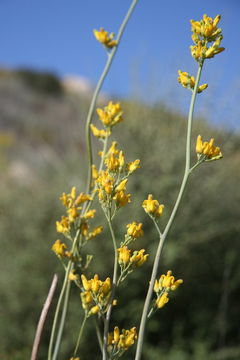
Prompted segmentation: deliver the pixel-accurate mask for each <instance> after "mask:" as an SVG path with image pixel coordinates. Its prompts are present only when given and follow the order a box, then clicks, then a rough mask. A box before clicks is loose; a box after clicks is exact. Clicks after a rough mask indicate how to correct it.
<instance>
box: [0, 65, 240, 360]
mask: <svg viewBox="0 0 240 360" xmlns="http://www.w3.org/2000/svg"><path fill="white" fill-rule="evenodd" d="M186 93H187V92H186ZM186 96H187V95H186ZM88 106H89V94H85V95H84V94H82V95H79V94H77V93H76V92H75V93H74V92H71V91H66V90H65V89H64V87H63V86H62V83H61V82H60V81H59V80H58V79H57V78H56V77H55V76H54V75H52V74H39V73H35V72H34V71H29V70H20V71H16V72H11V71H6V70H2V71H1V72H0V123H1V131H0V170H1V172H0V178H1V193H0V217H1V222H0V232H1V244H2V246H1V255H0V256H1V272H0V288H1V298H0V302H1V304H0V312H1V321H0V339H1V341H0V343H1V345H0V358H1V359H4V360H25V359H29V357H30V352H31V346H32V342H33V338H34V333H35V329H36V325H37V321H38V318H39V314H40V311H41V308H42V304H43V302H44V300H45V297H46V294H47V292H48V289H49V286H50V283H51V280H52V276H53V274H54V273H55V272H57V273H58V274H59V276H60V278H61V277H62V269H61V266H60V265H59V262H58V259H57V258H56V256H55V255H54V253H53V252H52V251H51V245H52V243H53V242H54V241H55V240H56V238H58V237H59V235H57V233H56V231H55V221H56V220H57V219H59V217H60V216H61V214H62V211H63V209H62V207H61V204H60V202H59V200H58V198H59V195H60V194H61V193H62V192H63V191H65V192H68V191H69V189H70V188H71V186H73V185H76V186H77V188H78V190H79V191H82V190H84V189H85V185H84V183H85V180H86V170H85V169H86V151H85V141H84V123H85V118H86V113H87V110H88ZM122 106H123V109H124V119H125V120H124V123H121V124H119V125H118V126H117V127H116V128H115V129H114V132H113V139H115V140H117V141H118V142H119V147H120V148H122V149H123V150H124V151H125V155H126V158H127V160H128V161H132V160H135V159H136V158H139V159H141V168H140V169H139V170H138V171H137V172H136V173H135V174H134V175H133V176H132V177H131V179H130V181H129V190H130V192H131V193H132V194H133V195H132V200H133V201H132V203H131V204H129V205H128V206H127V207H126V208H124V209H122V210H120V211H119V214H118V216H117V217H116V220H115V222H114V226H115V229H116V233H117V238H118V240H119V243H120V241H121V240H122V238H123V235H124V232H125V225H126V224H127V223H129V222H130V221H133V220H136V221H140V222H142V223H143V225H144V230H145V236H144V238H143V239H141V240H137V241H136V243H135V246H136V247H137V248H142V247H144V248H146V250H147V252H148V253H150V254H151V255H150V258H149V261H148V262H147V263H146V264H145V265H144V266H143V267H142V268H140V269H138V270H136V271H135V272H134V273H133V274H131V276H129V278H128V282H127V284H125V285H124V284H123V285H122V287H121V288H120V291H119V294H118V296H119V302H118V306H117V307H116V308H115V309H114V312H113V322H112V326H114V325H115V324H118V325H120V326H122V327H125V328H129V327H132V326H138V323H139V315H140V312H141V310H142V306H143V299H144V297H145V294H146V290H147V286H148V281H149V278H150V272H151V266H152V261H153V258H154V252H155V250H156V246H157V235H156V233H155V230H154V228H153V226H152V223H151V222H150V221H149V219H148V217H147V216H146V214H145V213H144V211H143V210H142V208H141V203H142V201H143V200H144V199H145V198H146V196H147V194H148V193H153V194H154V197H155V198H157V199H159V201H160V202H161V203H163V204H165V214H164V216H163V218H162V220H161V223H162V226H164V224H165V223H166V221H167V219H168V215H169V214H170V212H171V209H172V207H173V204H174V201H175V199H176V195H177V192H178V189H179V185H180V182H181V177H182V175H183V169H184V156H185V154H184V151H185V132H186V118H185V117H184V116H182V115H181V114H179V113H178V111H177V109H176V112H173V111H170V110H169V109H167V108H166V107H165V106H164V104H155V105H152V106H149V105H143V104H141V103H139V102H138V101H136V100H126V99H125V100H123V102H122ZM193 132H194V134H193V138H196V136H197V135H198V134H199V133H201V134H202V135H203V138H204V139H206V140H209V139H210V137H212V136H214V137H215V139H216V143H217V144H218V145H220V146H221V149H222V152H223V154H224V158H223V160H221V161H216V162H212V163H207V164H204V165H203V166H201V167H199V168H197V169H196V171H195V172H194V173H193V175H192V176H191V178H190V182H189V184H188V189H187V191H186V194H185V196H184V200H183V202H182V205H181V208H180V210H179V212H178V215H177V218H176V221H175V223H174V226H173V227H172V230H171V233H170V235H169V237H168V239H167V242H166V246H165V248H164V253H163V257H162V260H161V264H160V268H159V275H160V274H161V273H164V272H166V271H167V270H168V269H172V270H173V272H174V275H175V276H176V277H177V278H183V279H184V284H183V286H182V287H180V288H179V290H178V291H177V292H176V293H175V294H174V296H173V297H172V298H171V300H170V302H169V303H168V304H167V306H166V307H164V308H163V309H162V310H161V311H158V312H157V313H156V315H155V316H154V317H153V318H152V319H151V320H150V321H149V323H148V332H147V338H146V342H145V347H144V356H143V360H155V359H156V360H158V359H163V360H170V359H171V360H189V359H193V360H200V359H201V360H202V359H209V360H233V359H239V358H240V345H239V343H240V332H239V303H240V291H239V283H240V263H239V252H240V242H239V234H240V222H239V216H240V211H239V203H240V192H239V183H240V172H239V168H240V141H239V140H240V136H239V134H238V133H236V132H235V133H233V132H232V131H230V130H226V129H221V128H217V127H214V126H213V125H211V124H209V122H208V121H207V119H197V120H196V121H195V123H194V131H193ZM94 146H95V149H96V152H97V150H98V149H99V144H98V142H95V143H94ZM192 153H193V161H194V157H195V152H194V144H193V152H192ZM95 161H96V162H97V161H98V159H97V157H96V158H95ZM130 214H131V216H129V215H130ZM102 221H103V217H101V211H100V210H99V217H98V218H97V220H96V222H97V224H98V225H99V224H100V223H101V222H102ZM86 253H89V254H91V253H94V254H95V257H94V260H93V263H92V268H91V272H89V275H93V274H94V273H95V272H98V273H99V274H100V277H101V278H104V277H106V276H108V275H109V274H111V271H112V264H111V262H110V261H106V259H109V256H110V255H111V254H112V243H111V239H110V236H109V233H108V230H107V229H105V231H104V232H103V234H102V235H101V236H100V237H98V238H96V239H95V240H92V241H91V242H89V246H88V247H87V249H86ZM59 289H60V282H59V284H58V291H59ZM53 312H54V304H53V306H52V308H51V312H50V314H49V318H48V321H47V325H46V328H45V332H44V337H43V342H42V344H41V349H40V357H39V359H44V360H45V359H46V351H47V345H48V338H49V330H50V326H51V321H52V316H53ZM82 318H83V314H82V311H81V304H80V300H79V294H78V291H77V290H76V289H74V288H73V289H72V297H71V304H70V311H69V316H68V321H67V326H66V330H65V333H64V342H63V345H62V352H61V356H60V359H68V358H70V357H71V355H72V350H73V346H74V343H75V341H76V336H77V331H78V329H79V327H80V324H81V321H82ZM89 344H90V346H89ZM95 344H96V345H95ZM98 354H99V350H98V347H97V340H96V336H95V333H94V330H93V322H92V320H91V319H90V320H89V323H88V325H87V331H86V335H85V337H84V339H83V342H82V349H81V360H87V359H100V355H98ZM131 354H133V351H132V350H130V352H129V353H128V354H126V355H125V357H123V358H125V359H131V358H133V356H131Z"/></svg>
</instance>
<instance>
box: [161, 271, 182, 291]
mask: <svg viewBox="0 0 240 360" xmlns="http://www.w3.org/2000/svg"><path fill="white" fill-rule="evenodd" d="M182 283H183V280H182V279H179V280H175V277H174V276H173V275H172V271H171V270H169V271H168V272H167V275H164V274H163V275H161V276H160V279H159V280H155V283H154V291H155V292H156V293H159V292H160V291H162V290H166V291H170V290H176V289H177V288H178V287H179V285H180V284H182Z"/></svg>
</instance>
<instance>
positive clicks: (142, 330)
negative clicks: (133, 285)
mask: <svg viewBox="0 0 240 360" xmlns="http://www.w3.org/2000/svg"><path fill="white" fill-rule="evenodd" d="M202 66H203V63H201V64H199V67H198V72H197V77H196V82H195V87H194V90H193V93H192V98H191V103H190V107H189V113H188V127H187V140H186V163H185V171H184V175H183V180H182V184H181V187H180V190H179V194H178V197H177V200H176V202H175V205H174V207H173V210H172V213H171V215H170V218H169V220H168V223H167V225H166V227H165V229H164V232H163V234H161V232H160V229H159V227H158V225H157V223H156V221H154V224H155V226H156V229H157V232H158V234H159V244H158V248H157V252H156V256H155V259H154V264H153V269H152V275H151V280H150V283H149V288H148V292H147V296H146V299H145V303H144V307H143V312H142V317H141V322H140V328H139V334H138V343H137V349H136V356H135V360H140V359H141V356H142V347H143V341H144V333H145V327H146V320H147V315H148V311H149V306H150V303H151V299H152V292H153V287H154V282H155V279H156V276H157V270H158V266H159V261H160V257H161V253H162V249H163V245H164V242H165V239H166V237H167V235H168V232H169V230H170V228H171V226H172V223H173V220H174V218H175V215H176V212H177V210H178V208H179V204H180V202H181V200H182V196H183V193H184V190H185V188H186V184H187V181H188V178H189V175H190V173H191V168H190V159H191V134H192V122H193V111H194V105H195V100H196V95H197V90H198V86H199V81H200V77H201V72H202Z"/></svg>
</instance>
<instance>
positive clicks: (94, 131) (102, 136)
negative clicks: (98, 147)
mask: <svg viewBox="0 0 240 360" xmlns="http://www.w3.org/2000/svg"><path fill="white" fill-rule="evenodd" d="M90 127H91V130H92V134H93V136H96V137H97V138H99V139H105V138H106V137H108V136H109V135H110V134H111V133H110V131H106V130H99V129H98V128H97V127H96V126H94V125H93V124H91V125H90Z"/></svg>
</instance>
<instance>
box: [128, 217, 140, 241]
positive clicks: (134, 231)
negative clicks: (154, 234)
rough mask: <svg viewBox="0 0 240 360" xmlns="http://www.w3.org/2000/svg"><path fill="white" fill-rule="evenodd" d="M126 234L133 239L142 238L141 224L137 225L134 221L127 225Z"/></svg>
mask: <svg viewBox="0 0 240 360" xmlns="http://www.w3.org/2000/svg"><path fill="white" fill-rule="evenodd" d="M127 234H128V235H129V236H132V237H133V238H135V239H136V238H138V237H140V236H143V230H142V223H137V222H136V221H134V222H132V223H131V224H128V225H127Z"/></svg>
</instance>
